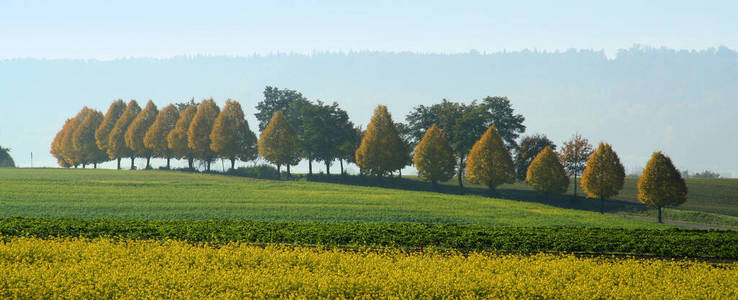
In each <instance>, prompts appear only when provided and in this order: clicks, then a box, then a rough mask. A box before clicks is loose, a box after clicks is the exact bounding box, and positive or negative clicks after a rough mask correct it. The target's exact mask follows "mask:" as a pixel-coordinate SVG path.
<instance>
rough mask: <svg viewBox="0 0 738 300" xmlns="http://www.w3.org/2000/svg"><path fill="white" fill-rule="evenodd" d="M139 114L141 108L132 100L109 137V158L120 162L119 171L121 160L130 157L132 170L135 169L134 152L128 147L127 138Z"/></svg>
mask: <svg viewBox="0 0 738 300" xmlns="http://www.w3.org/2000/svg"><path fill="white" fill-rule="evenodd" d="M139 112H141V107H140V106H138V103H137V102H136V100H131V101H130V102H128V106H126V110H125V111H123V114H121V115H120V118H118V120H117V121H115V126H113V129H112V130H111V131H110V136H109V137H108V150H107V152H108V157H109V158H110V159H117V160H118V169H120V158H122V157H130V158H131V169H133V167H134V157H133V150H131V149H130V148H128V146H127V145H126V139H125V136H126V132H127V131H128V127H129V126H130V124H131V122H133V120H134V119H135V118H136V116H137V115H138V113H139Z"/></svg>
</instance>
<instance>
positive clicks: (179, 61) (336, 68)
mask: <svg viewBox="0 0 738 300" xmlns="http://www.w3.org/2000/svg"><path fill="white" fill-rule="evenodd" d="M266 85H275V86H278V87H282V88H291V89H296V90H299V91H301V92H302V93H303V94H304V95H305V96H307V97H308V98H310V99H321V100H324V101H337V102H339V103H340V104H341V105H342V106H343V107H345V108H346V109H347V110H348V112H349V115H350V116H351V118H352V119H353V120H354V121H355V122H357V123H359V124H364V125H366V123H367V122H368V120H369V118H370V116H371V112H372V110H373V108H374V107H375V106H376V105H377V104H380V103H381V104H386V105H388V106H389V108H390V111H391V112H392V113H393V114H394V115H393V117H394V118H395V119H396V120H404V115H405V114H406V113H407V112H408V111H409V110H410V109H411V108H412V107H413V106H415V105H418V104H430V103H434V102H438V101H440V100H441V99H442V98H447V99H450V100H455V101H471V100H473V99H479V98H482V97H484V96H486V95H501V96H508V97H509V98H510V99H511V100H512V101H513V105H514V108H515V109H516V110H517V111H519V112H521V113H522V114H524V115H525V117H526V122H525V124H526V125H527V126H528V132H527V133H531V134H532V133H536V132H541V133H545V134H547V135H548V136H549V137H550V138H551V139H552V140H554V141H556V142H557V143H560V142H561V141H563V140H564V139H566V138H568V137H569V136H571V134H572V133H574V132H580V133H582V134H583V135H584V136H586V137H588V138H590V140H591V141H593V142H598V141H601V140H604V141H607V142H609V143H612V144H613V145H614V147H615V149H616V151H618V152H619V153H620V155H621V158H622V159H623V161H624V163H625V165H626V168H628V169H629V170H635V169H638V168H639V167H641V166H643V165H645V162H646V160H647V159H648V157H649V156H650V154H651V152H653V151H657V150H662V151H665V152H666V153H667V154H668V155H670V156H671V157H672V159H673V160H674V161H675V163H676V165H677V167H678V168H680V169H689V170H690V171H693V172H696V171H702V170H706V169H709V170H716V171H718V172H720V173H723V175H728V176H730V175H733V176H738V160H736V159H734V157H735V156H734V153H735V149H737V148H738V139H737V138H736V137H738V126H735V118H736V116H738V53H736V51H734V50H731V49H727V48H723V47H721V48H716V49H707V50H700V51H687V50H671V49H651V48H645V47H633V48H631V49H628V50H622V51H620V52H619V53H618V54H617V56H616V57H615V58H612V59H609V58H607V57H606V56H605V54H604V53H603V52H601V51H589V50H570V51H566V52H536V51H518V52H505V53H493V54H480V53H477V52H470V53H465V54H453V55H440V54H416V53H383V52H352V53H316V54H313V55H288V54H276V55H270V56H252V57H207V56H197V57H176V58H171V59H145V58H136V59H120V60H113V61H94V60H92V61H85V60H38V59H14V60H4V61H0V107H1V108H2V109H0V144H2V145H4V146H7V147H10V148H12V149H13V153H14V157H15V159H16V165H19V166H29V165H30V152H33V153H34V160H35V161H34V165H35V166H40V165H43V166H53V165H54V164H55V161H54V159H53V158H52V157H51V155H49V154H48V150H49V144H50V142H51V140H52V138H53V136H54V134H55V133H56V131H58V130H59V128H61V126H62V124H63V123H64V120H65V119H66V118H69V117H71V116H73V115H74V114H75V113H76V112H77V111H78V110H79V109H80V108H81V107H82V106H83V105H88V106H91V107H93V108H96V109H99V110H102V111H103V112H104V111H105V110H106V109H107V106H108V105H109V104H110V102H111V101H113V100H114V99H117V98H122V99H125V100H128V99H131V98H135V99H137V100H139V101H141V102H143V101H146V100H148V99H153V100H154V101H155V102H156V104H157V105H159V106H160V107H161V106H163V105H165V104H167V103H170V102H172V101H184V100H187V99H190V98H192V97H195V99H198V100H199V99H202V98H205V97H214V98H215V99H216V101H217V102H218V103H219V104H221V105H222V104H223V103H224V102H225V100H226V98H233V99H236V100H239V101H240V102H241V103H242V105H243V106H244V109H245V110H246V114H247V115H248V116H249V118H250V124H251V126H252V129H253V128H255V120H254V118H253V112H254V106H255V105H256V102H257V101H259V100H260V99H261V92H262V90H263V88H264V86H266Z"/></svg>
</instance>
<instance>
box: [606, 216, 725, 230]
mask: <svg viewBox="0 0 738 300" xmlns="http://www.w3.org/2000/svg"><path fill="white" fill-rule="evenodd" d="M608 215H611V216H615V217H621V218H628V219H633V220H641V221H648V222H656V221H657V219H656V218H649V217H641V216H625V215H618V214H608ZM664 224H668V225H674V226H680V227H689V228H695V229H719V230H738V228H735V227H727V226H719V225H707V224H698V223H689V222H680V221H672V220H664Z"/></svg>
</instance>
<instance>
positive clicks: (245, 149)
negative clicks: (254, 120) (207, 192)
mask: <svg viewBox="0 0 738 300" xmlns="http://www.w3.org/2000/svg"><path fill="white" fill-rule="evenodd" d="M210 140H211V144H210V149H211V150H212V151H214V152H215V153H216V154H217V155H218V156H220V157H223V158H226V159H229V160H230V161H231V169H234V168H235V166H236V159H241V160H243V161H249V160H253V159H255V158H256V156H257V149H256V143H257V141H256V135H255V134H254V133H253V132H252V131H251V129H249V125H248V122H247V121H246V120H245V119H244V114H243V110H241V104H239V103H238V102H237V101H232V100H227V101H226V105H225V107H223V110H222V111H221V112H220V114H219V115H218V117H217V118H216V119H215V124H214V125H213V131H212V132H211V133H210Z"/></svg>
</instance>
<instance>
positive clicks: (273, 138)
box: [258, 110, 300, 176]
mask: <svg viewBox="0 0 738 300" xmlns="http://www.w3.org/2000/svg"><path fill="white" fill-rule="evenodd" d="M258 148H259V155H261V156H262V157H264V159H266V160H268V161H270V162H272V163H273V164H275V165H277V170H279V168H280V166H281V165H284V164H286V165H289V164H290V163H292V162H294V161H295V159H296V158H299V157H300V149H299V147H298V141H297V134H296V133H295V129H294V128H292V125H290V123H289V121H287V118H286V117H285V116H284V114H283V113H282V111H281V110H278V111H277V112H275V113H274V116H272V119H271V120H269V123H268V124H267V126H266V128H264V131H262V132H261V136H259V144H258ZM287 175H288V176H289V169H288V170H287Z"/></svg>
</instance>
